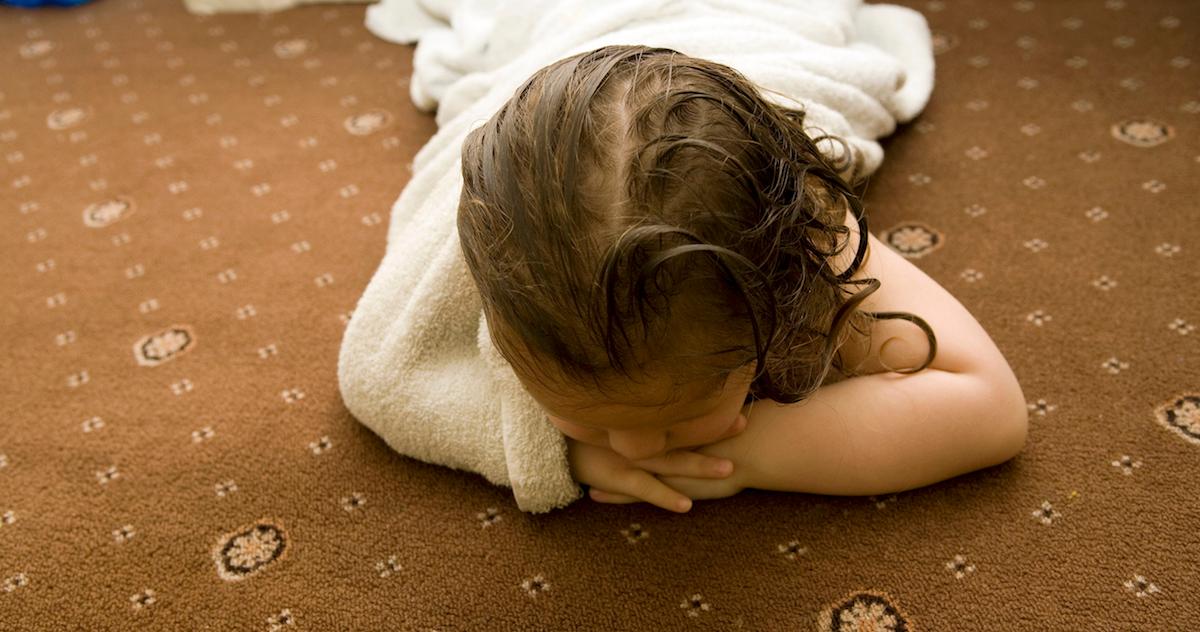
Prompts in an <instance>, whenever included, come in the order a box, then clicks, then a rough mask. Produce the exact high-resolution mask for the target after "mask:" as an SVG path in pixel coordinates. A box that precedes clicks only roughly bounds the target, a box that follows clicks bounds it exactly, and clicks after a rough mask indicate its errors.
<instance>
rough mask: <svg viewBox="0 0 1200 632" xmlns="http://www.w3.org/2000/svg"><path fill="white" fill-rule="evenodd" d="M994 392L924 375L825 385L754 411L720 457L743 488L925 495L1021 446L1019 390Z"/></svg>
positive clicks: (962, 377)
mask: <svg viewBox="0 0 1200 632" xmlns="http://www.w3.org/2000/svg"><path fill="white" fill-rule="evenodd" d="M992 382H993V380H991V379H990V378H989V376H987V375H986V374H976V373H950V372H946V371H940V370H936V369H926V370H924V371H921V372H919V373H914V374H911V375H903V374H899V373H877V374H873V375H864V376H860V377H855V378H850V379H847V380H843V381H841V382H837V383H834V384H827V385H825V386H822V387H821V388H819V389H817V391H816V392H815V393H814V394H813V395H812V396H811V397H810V398H809V399H808V400H806V401H804V402H801V403H798V404H778V403H776V402H772V401H769V400H763V401H759V402H756V403H755V404H754V409H753V412H752V414H751V416H750V423H749V425H748V426H747V428H746V430H745V431H743V432H742V434H741V435H739V436H737V437H734V438H733V439H731V440H729V442H733V443H736V444H739V445H729V446H725V447H726V450H725V451H731V452H733V453H736V454H737V456H732V457H731V458H733V459H734V462H735V463H737V464H738V467H739V468H741V476H742V479H741V480H742V483H743V484H744V485H745V486H746V487H753V488H758V489H771V490H779V491H794V492H808V493H814V494H835V495H846V496H854V495H871V494H885V493H889V492H898V491H904V490H908V489H913V488H915V487H921V486H924V485H929V484H932V483H936V482H938V481H942V480H945V479H948V478H952V477H954V476H958V475H960V474H964V473H966V472H971V471H974V470H977V469H980V468H983V467H988V466H991V465H996V464H998V463H1002V462H1004V461H1006V460H1008V459H1010V458H1012V457H1013V456H1015V455H1016V454H1017V453H1018V452H1020V450H1021V448H1022V446H1023V445H1024V444H1025V435H1026V425H1027V418H1028V413H1027V411H1026V408H1025V401H1024V398H1023V396H1022V395H1021V391H1020V389H1019V388H1016V389H1014V388H1010V387H1008V386H1006V385H997V384H994V383H992Z"/></svg>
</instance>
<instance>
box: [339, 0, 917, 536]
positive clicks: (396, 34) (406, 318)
mask: <svg viewBox="0 0 1200 632" xmlns="http://www.w3.org/2000/svg"><path fill="white" fill-rule="evenodd" d="M366 24H367V27H368V29H370V30H371V31H372V32H373V33H375V34H376V35H378V36H380V37H382V38H384V39H387V40H389V41H393V42H398V43H412V42H414V41H417V42H419V43H418V45H417V49H416V51H415V53H414V71H413V76H412V79H411V90H412V98H413V101H414V102H415V103H416V105H417V106H418V107H420V108H422V109H424V110H426V111H429V110H431V109H434V108H436V109H437V123H438V131H437V133H436V134H435V135H434V136H433V138H431V139H430V140H429V141H428V142H427V143H426V144H425V145H424V146H423V147H422V148H421V149H420V151H418V152H417V154H416V156H415V158H414V160H413V174H412V179H411V180H410V181H409V183H408V184H407V186H405V188H404V190H403V191H402V192H401V193H400V197H399V199H397V200H396V203H395V204H394V205H393V207H392V213H391V223H390V225H389V226H388V234H387V245H386V249H385V253H384V257H383V261H382V263H381V264H380V266H379V268H378V270H376V272H375V274H374V276H373V277H372V278H371V281H370V283H369V284H368V285H367V288H366V290H365V291H364V293H363V295H362V297H361V298H360V299H359V302H358V306H357V307H356V308H355V310H354V312H353V316H352V317H351V320H350V323H349V324H348V325H347V327H346V332H345V336H344V338H343V340H342V347H341V350H340V354H339V357H338V380H339V384H340V387H341V392H342V398H343V400H344V402H345V404H346V407H347V408H348V409H349V410H350V412H351V413H352V414H353V415H354V416H355V417H357V418H358V420H359V421H361V422H362V423H363V424H365V425H366V426H368V427H369V428H371V430H373V431H374V432H375V433H377V434H378V435H379V436H380V437H382V438H383V439H384V440H385V441H386V442H387V443H388V445H390V446H391V447H392V448H393V449H395V450H397V451H398V452H400V453H402V454H404V455H407V456H410V457H413V458H416V459H419V460H421V461H425V462H429V463H435V464H439V465H444V466H448V467H452V468H456V469H461V470H467V471H471V472H476V473H479V474H481V475H483V476H484V477H485V478H486V479H487V480H488V481H490V482H492V483H494V484H497V485H507V486H510V487H511V488H512V490H513V494H514V496H515V498H516V502H517V506H518V507H519V508H520V509H521V510H523V511H528V512H534V513H541V512H546V511H550V510H552V509H554V508H557V507H563V506H565V505H568V504H570V503H571V502H572V501H574V500H576V499H577V498H579V497H580V496H581V488H580V486H579V485H578V484H577V483H576V482H575V481H574V480H573V479H572V477H571V473H570V467H569V464H568V462H567V451H566V441H565V438H564V437H563V435H562V434H561V433H560V432H559V431H558V430H557V429H556V428H554V427H553V426H552V425H551V424H550V423H549V420H548V419H547V418H546V416H545V414H544V413H543V411H542V410H541V408H540V407H539V406H538V404H537V402H536V401H534V400H533V398H532V397H531V396H530V395H529V394H528V393H527V392H526V391H525V390H524V389H523V387H522V386H521V384H520V382H519V381H518V380H517V378H516V375H515V374H514V373H513V371H512V368H511V366H510V365H509V364H508V363H507V362H506V361H505V360H504V359H503V358H502V357H501V356H500V355H499V353H498V352H497V350H496V349H495V347H494V346H493V344H492V342H491V339H490V337H489V335H488V331H487V321H486V320H485V319H484V318H483V313H482V305H481V303H480V298H479V295H478V291H477V290H476V288H475V286H474V283H473V281H472V279H471V276H470V273H469V272H468V270H467V267H466V263H465V261H464V260H463V257H462V253H461V250H460V246H459V241H458V231H457V227H456V214H457V206H458V199H459V195H460V193H461V190H462V173H461V153H460V151H461V145H462V142H463V139H464V138H465V137H466V135H467V134H468V133H469V132H470V131H471V130H473V129H475V128H476V127H478V126H479V125H481V124H483V123H484V122H485V121H486V120H487V119H488V118H489V117H491V115H492V114H493V113H495V112H496V111H497V110H498V109H499V108H500V106H501V105H502V104H503V103H504V102H505V101H507V100H508V99H509V98H510V97H511V96H512V95H513V93H514V92H515V90H516V89H517V88H518V87H519V86H520V85H521V84H522V83H523V82H524V81H525V80H526V79H528V78H529V76H530V75H532V74H533V73H534V72H535V71H536V70H538V69H539V68H542V67H543V66H546V65H548V64H550V63H552V62H554V61H557V60H559V59H562V58H564V57H569V56H571V55H573V54H576V53H580V52H584V51H588V50H592V49H596V48H600V47H602V46H606V45H610V44H644V45H648V46H657V47H665V48H671V49H674V50H677V51H679V52H681V53H684V54H687V55H691V56H694V57H701V58H706V59H710V60H712V61H716V62H719V63H723V64H726V65H728V66H731V67H733V68H735V69H737V70H738V71H740V72H742V73H743V74H744V75H745V76H746V77H747V78H749V79H750V80H751V81H753V82H755V83H757V84H758V85H760V86H765V87H766V88H768V89H771V90H775V91H778V92H779V93H782V95H783V96H776V95H772V94H770V93H764V95H763V96H764V97H767V98H768V99H769V100H771V101H773V102H776V103H779V104H782V105H786V106H788V107H795V108H803V109H805V110H806V111H807V113H808V114H807V116H806V125H808V126H810V127H816V128H820V129H822V130H824V131H825V132H828V133H832V134H835V135H838V136H840V137H842V138H844V139H845V140H846V141H848V142H849V143H850V145H851V146H852V147H853V154H854V158H855V163H856V164H857V169H858V171H859V173H862V174H867V173H870V172H872V171H874V170H875V168H876V167H878V165H879V162H880V161H881V160H882V154H883V151H882V149H881V148H880V147H879V145H878V143H876V142H875V140H876V139H877V138H879V137H881V136H884V135H886V134H890V133H891V132H892V131H893V129H894V128H895V125H896V123H897V122H898V121H899V122H905V121H908V120H910V119H912V118H913V117H915V116H916V115H917V114H918V113H919V112H920V110H921V109H922V108H923V107H924V106H925V103H926V102H927V100H928V98H929V95H930V92H931V91H932V88H933V47H932V41H931V37H930V33H929V27H928V25H927V24H926V22H925V19H924V18H923V17H922V16H921V15H920V14H919V13H917V12H915V11H912V10H910V9H906V8H902V7H896V6H891V5H864V4H862V3H861V2H859V1H856V0H807V1H804V0H801V1H797V0H789V1H783V0H777V1H766V0H758V1H753V0H688V1H679V0H616V1H613V2H595V1H594V0H524V1H521V0H462V1H455V0H420V1H417V0H383V2H381V3H380V4H377V5H375V6H372V7H368V9H367V13H366ZM827 147H828V150H826V149H825V148H824V147H823V148H822V149H823V151H826V153H827V154H829V155H831V156H833V157H836V156H837V155H840V149H839V147H840V146H839V145H835V144H833V143H829V144H828V145H827Z"/></svg>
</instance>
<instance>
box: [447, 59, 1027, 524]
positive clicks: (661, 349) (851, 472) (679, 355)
mask: <svg viewBox="0 0 1200 632" xmlns="http://www.w3.org/2000/svg"><path fill="white" fill-rule="evenodd" d="M803 123H804V113H803V112H800V111H794V110H788V109H784V108H782V107H780V106H777V105H774V104H772V103H770V102H768V101H766V100H765V99H764V98H763V97H762V96H761V95H760V94H759V92H758V89H757V88H756V87H755V86H754V85H752V84H751V83H750V82H749V81H748V80H746V79H745V78H744V77H743V76H742V75H741V74H740V73H738V72H737V71H735V70H733V69H732V68H729V67H727V66H724V65H721V64H717V63H714V62H710V61H707V60H704V59H697V58H693V57H688V56H685V55H683V54H680V53H678V52H676V51H673V50H669V49H661V48H648V47H642V46H608V47H604V48H601V49H597V50H594V51H590V52H588V53H583V54H579V55H575V56H573V57H569V58H566V59H563V60H560V61H558V62H556V63H554V64H551V65H550V66H547V67H545V68H543V69H541V70H540V71H538V72H537V73H535V74H534V75H533V76H532V77H531V78H530V79H529V80H528V81H527V82H526V83H525V84H524V85H522V86H521V88H519V89H518V90H517V91H516V93H515V95H514V96H513V98H512V99H511V100H509V101H508V102H507V103H506V104H505V105H504V106H503V107H502V108H501V109H500V110H499V111H498V112H497V113H496V114H495V115H494V116H493V117H492V118H491V119H490V120H488V121H487V122H486V123H485V124H484V125H483V126H481V127H479V128H477V129H475V130H474V131H472V132H471V133H470V134H469V135H468V136H467V138H466V141H465V143H464V144H463V147H462V174H463V191H462V197H461V198H460V203H459V209H458V232H459V238H460V240H461V245H462V249H463V254H464V257H465V259H466V262H467V265H468V267H469V269H470V271H471V274H472V276H473V279H474V281H475V283H476V286H477V287H478V289H479V292H480V295H481V297H482V300H483V307H484V314H485V316H486V318H487V323H488V328H489V331H490V333H491V336H492V342H493V343H494V344H495V346H496V348H497V349H498V350H499V351H500V353H501V354H502V355H503V356H504V358H505V359H506V360H508V362H509V363H511V365H512V367H513V370H514V371H515V372H516V374H517V377H518V379H520V381H521V384H522V385H523V386H524V387H525V388H526V389H527V390H528V392H529V393H530V395H532V396H533V397H534V399H536V400H537V402H538V403H539V404H540V405H541V406H542V407H543V408H544V409H545V411H546V414H547V416H548V418H549V420H550V421H551V423H553V424H554V426H555V427H557V428H558V429H559V430H561V432H562V433H563V434H564V435H566V437H567V438H568V450H569V460H570V463H571V471H572V475H573V476H574V477H575V478H576V480H578V481H579V482H580V483H582V484H584V485H586V486H589V487H590V495H591V497H592V498H593V499H594V500H597V501H601V502H638V501H647V502H650V503H653V504H655V505H658V506H660V507H663V508H667V509H671V510H674V511H687V510H688V509H689V508H690V506H691V500H694V499H700V498H717V497H723V496H729V495H732V494H735V493H737V492H738V491H740V490H741V489H744V488H747V487H753V488H759V489H773V490H789V491H802V492H811V493H826V494H845V495H860V494H861V495H867V494H882V493H887V492H893V491H901V490H905V489H911V488H913V487H918V486H922V485H926V484H930V483H933V482H936V481H940V480H944V479H946V478H949V477H952V476H956V475H958V474H962V473H965V472H969V471H972V470H975V469H978V468H982V467H986V466H989V465H994V464H997V463H1000V462H1003V461H1005V460H1008V459H1009V458H1011V457H1013V456H1014V455H1016V454H1017V453H1018V452H1019V451H1020V449H1021V447H1022V445H1023V444H1024V441H1025V435H1026V425H1027V413H1026V407H1025V399H1024V396H1023V395H1022V393H1021V389H1020V386H1019V385H1018V383H1017V381H1016V378H1015V377H1014V375H1013V373H1012V371H1011V369H1010V368H1009V366H1008V364H1007V362H1006V361H1005V360H1004V358H1003V356H1002V355H1001V354H1000V352H999V350H998V349H997V348H996V346H995V344H994V343H993V342H992V341H991V339H990V338H989V337H988V336H987V334H986V333H985V332H984V331H983V329H982V327H981V326H980V325H979V324H978V323H977V322H976V321H975V319H974V318H972V317H971V315H970V314H969V313H968V312H967V310H966V309H965V308H964V307H963V306H962V305H961V304H960V303H959V302H958V301H956V300H955V299H954V298H953V297H952V296H951V295H950V294H949V293H947V292H946V291H945V290H944V289H943V288H942V287H941V286H939V285H938V284H937V283H936V282H935V281H933V280H932V279H930V278H929V277H928V276H926V275H925V274H924V273H923V272H921V271H920V270H919V269H918V268H916V267H915V266H913V265H912V264H910V263H909V262H908V261H906V260H904V259H903V258H901V257H900V256H899V255H897V254H896V253H894V252H892V251H891V250H890V249H888V248H887V247H885V246H884V245H883V244H882V243H880V242H879V241H878V240H877V239H876V238H875V237H874V236H873V235H870V234H869V232H868V230H867V223H866V216H865V215H864V212H863V208H862V203H861V201H860V200H859V198H858V197H857V196H856V195H855V193H854V192H853V190H852V189H851V186H850V185H848V184H847V182H846V181H844V180H843V177H842V176H843V174H847V177H850V178H851V179H853V169H854V166H855V161H854V156H853V152H852V151H851V149H850V148H849V147H848V146H846V144H845V143H842V146H843V148H844V151H842V152H841V158H842V159H843V160H842V161H841V164H831V163H830V162H829V161H828V160H827V159H826V158H825V157H824V156H823V155H822V153H821V152H820V151H819V150H818V147H817V145H818V144H819V143H821V142H831V141H833V142H836V141H837V140H838V139H831V138H829V137H825V136H818V137H816V138H810V137H809V136H808V135H807V134H806V133H805V131H804V129H803ZM913 312H920V313H921V315H919V316H918V315H917V314H915V313H913ZM935 331H936V332H937V333H936V335H935ZM831 368H835V369H837V371H838V372H839V373H842V374H844V376H839V375H837V374H833V373H831V372H830V369H831ZM840 377H848V378H849V379H839V378H840Z"/></svg>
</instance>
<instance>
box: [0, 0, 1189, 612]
mask: <svg viewBox="0 0 1200 632" xmlns="http://www.w3.org/2000/svg"><path fill="white" fill-rule="evenodd" d="M907 4H908V6H912V7H914V8H916V9H918V10H921V11H922V12H923V13H924V14H925V15H926V16H927V17H928V19H929V22H930V24H931V27H932V28H933V30H934V32H935V34H936V44H937V58H936V60H937V64H938V68H937V84H936V87H935V89H934V93H933V98H932V101H931V102H930V104H929V107H928V109H927V111H926V112H925V113H924V114H923V115H922V116H921V117H920V118H918V119H917V121H915V122H914V123H913V124H912V125H908V126H905V127H904V128H902V129H901V130H899V131H898V132H897V134H896V135H895V136H894V137H893V138H892V139H890V140H889V141H888V142H887V144H886V146H885V150H886V159H885V161H884V166H883V168H882V169H881V170H880V171H879V172H878V173H877V174H876V176H875V177H874V178H873V179H872V180H871V182H870V186H869V188H868V190H867V194H866V199H867V209H868V213H869V215H870V220H871V227H872V229H873V232H875V234H876V235H877V236H879V237H880V239H882V240H884V241H886V242H887V243H889V244H890V245H891V246H892V247H893V248H895V249H896V250H898V251H899V252H901V253H903V254H904V255H905V256H908V257H910V258H912V260H913V261H914V264H915V265H917V266H919V267H921V268H922V269H923V270H925V271H926V272H927V273H929V274H930V275H931V276H932V277H933V278H934V279H936V280H937V281H939V282H940V283H941V284H943V285H944V286H945V287H946V288H947V289H949V290H950V291H951V292H952V293H953V294H954V295H955V296H956V297H958V298H959V300H960V301H962V303H963V304H964V305H966V306H967V308H968V309H969V310H971V312H972V313H973V314H974V315H975V316H976V317H977V318H978V319H979V321H980V322H981V323H982V324H983V326H984V328H985V329H987V331H988V332H990V333H991V335H992V336H993V338H994V339H995V340H996V342H997V344H998V345H999V347H1000V349H1001V350H1002V351H1003V352H1004V354H1005V356H1006V357H1007V358H1008V360H1009V361H1010V363H1011V364H1012V366H1013V368H1014V370H1015V372H1016V374H1017V376H1018V378H1019V379H1020V381H1021V384H1022V386H1023V388H1024V391H1025V394H1026V397H1027V399H1028V405H1029V411H1030V434H1029V441H1028V445H1027V447H1026V449H1025V450H1024V452H1023V453H1022V454H1021V455H1020V456H1018V457H1017V458H1015V459H1013V460H1012V461H1010V462H1008V463H1005V464H1003V465H1001V466H998V467H994V468H990V469H987V470H984V471H980V472H976V473H972V474H969V475H965V476H961V477H958V478H955V479H952V480H949V481H946V482H943V483H940V484H937V485H933V486H930V487H926V488H923V489H919V490H913V491H909V492H905V493H901V494H894V495H886V496H882V497H867V498H862V497H857V498H855V497H824V496H815V495H806V494H783V493H773V492H762V491H755V490H750V491H746V492H743V493H742V494H739V495H738V496H735V497H733V498H729V499H723V500H717V501H703V502H698V503H697V504H696V506H695V507H694V508H693V510H692V511H691V512H690V513H689V514H686V515H674V514H669V513H667V512H664V511H662V510H659V509H656V508H653V507H651V506H649V505H645V504H638V505H603V504H598V503H594V502H592V501H590V500H586V499H584V500H581V501H579V502H577V503H575V504H574V505H572V506H570V507H568V508H566V509H564V510H559V511H555V512H552V513H550V514H543V515H537V516H534V515H528V514H523V513H521V512H519V511H518V510H517V509H516V506H515V504H514V502H513V499H512V497H511V494H510V492H509V490H508V489H506V488H502V487H494V486H492V485H490V484H488V483H487V482H486V481H485V480H484V479H483V478H482V477H480V476H478V475H475V474H472V473H467V472H459V471H453V470H449V469H446V468H441V467H437V466H432V465H427V464H424V463H420V462H417V461H414V460H412V459H408V458H405V457H402V456H399V455H397V454H395V453H393V452H391V451H390V450H389V449H388V448H387V446H386V445H385V444H384V443H383V442H382V441H381V440H379V439H378V438H377V437H376V436H374V435H373V434H372V433H371V432H370V431H368V430H367V429H366V428H364V427H363V426H361V425H359V424H358V423H357V422H356V421H355V420H354V419H353V418H352V417H351V416H350V415H349V414H348V413H347V412H346V410H345V409H344V407H343V406H342V404H341V401H340V398H339V395H338V390H337V381H336V372H335V369H336V361H337V351H338V346H339V342H340V339H341V333H342V331H343V328H344V326H345V324H346V322H347V320H348V319H349V318H350V317H351V311H352V309H353V307H354V305H355V302H356V301H357V299H358V297H359V295H360V294H361V292H362V290H363V288H364V287H365V286H366V283H367V281H368V279H369V278H370V275H371V273H372V272H373V271H374V270H375V268H376V266H377V265H378V263H379V260H380V258H381V257H382V255H383V251H384V236H385V232H386V227H387V219H388V217H387V216H388V209H389V208H390V205H391V203H392V202H393V201H394V200H395V199H396V197H397V195H398V194H399V193H400V191H401V189H402V188H403V186H404V184H405V183H406V181H407V180H408V177H409V172H408V171H407V170H406V166H407V165H408V163H409V161H410V160H411V159H412V156H413V155H414V154H415V152H416V151H417V149H418V148H419V147H420V146H421V145H422V144H423V143H424V142H425V140H426V139H428V138H429V136H430V135H431V134H432V133H433V132H434V125H433V119H432V117H431V116H430V115H426V114H421V113H419V112H417V111H416V110H415V109H414V108H413V106H412V104H411V102H410V101H409V99H408V92H407V77H408V76H409V75H410V73H411V60H412V47H405V46H395V45H390V44H387V43H385V42H383V41H380V40H377V39H375V38H373V37H372V36H371V35H370V34H369V33H367V32H366V31H365V30H364V28H363V27H362V20H363V11H364V8H363V7H361V6H359V7H346V6H342V7H336V8H333V7H321V6H316V7H306V8H302V9H295V10H289V11H285V12H281V13H278V14H273V15H267V16H258V15H225V16H214V17H209V18H200V17H196V16H192V15H189V14H187V13H186V12H184V10H183V8H182V7H181V6H180V5H179V3H176V2H165V1H164V2H151V1H148V0H100V1H98V2H95V3H93V4H88V5H85V6H83V7H79V8H75V9H56V10H19V9H14V8H3V9H0V68H3V71H0V74H2V76H3V79H0V156H2V159H0V174H2V177H0V218H2V220H0V221H2V222H3V223H2V224H0V226H2V227H3V230H2V231H0V265H2V266H3V268H4V270H5V274H4V275H3V276H2V280H0V290H2V297H3V312H2V319H3V320H2V321H0V328H2V336H3V339H2V341H3V345H4V347H3V348H4V355H3V359H4V362H3V367H2V368H0V371H2V375H3V379H2V380H0V408H2V409H3V410H4V411H5V415H4V417H3V419H2V420H0V630H29V631H38V630H63V629H86V630H129V629H147V630H184V629H194V630H201V629H203V630H266V631H280V630H343V629H345V630H348V629H362V630H421V631H428V630H438V631H448V630H574V629H588V630H693V629H711V630H856V631H864V630H867V631H876V630H878V631H883V630H895V631H899V630H907V631H912V630H925V631H934V630H1182V629H1191V628H1193V627H1195V626H1196V625H1197V623H1196V622H1197V621H1200V596H1198V595H1200V572H1198V571H1197V569H1198V568H1200V495H1198V494H1197V492H1196V490H1197V481H1198V480H1200V331H1197V327H1198V326H1200V308H1197V305H1200V302H1198V301H1197V300H1196V296H1195V290H1196V288H1197V286H1198V285H1200V265H1198V264H1197V258H1196V257H1197V251H1198V250H1200V242H1197V240H1196V235H1197V229H1198V228H1200V211H1198V207H1197V202H1196V200H1197V197H1198V196H1200V179H1198V178H1197V175H1198V173H1200V142H1198V139H1200V134H1198V132H1200V129H1198V128H1200V81H1198V80H1197V72H1198V70H1200V5H1198V4H1196V3H1194V2H1188V1H1185V0H1178V1H1175V2H1168V1H1155V2H1135V1H1132V0H1128V1H1122V0H1108V1H1103V0H1087V1H1082V0H1070V1H1067V0H1063V1H1059V2H1049V1H1046V0H1041V1H1031V0H1022V1H1018V2H1007V1H1004V2H998V1H997V2H993V1H990V0H973V1H968V2H949V1H946V2H940V1H933V2H928V1H925V2H910V3H907ZM398 387H400V388H402V387H403V385H398Z"/></svg>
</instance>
